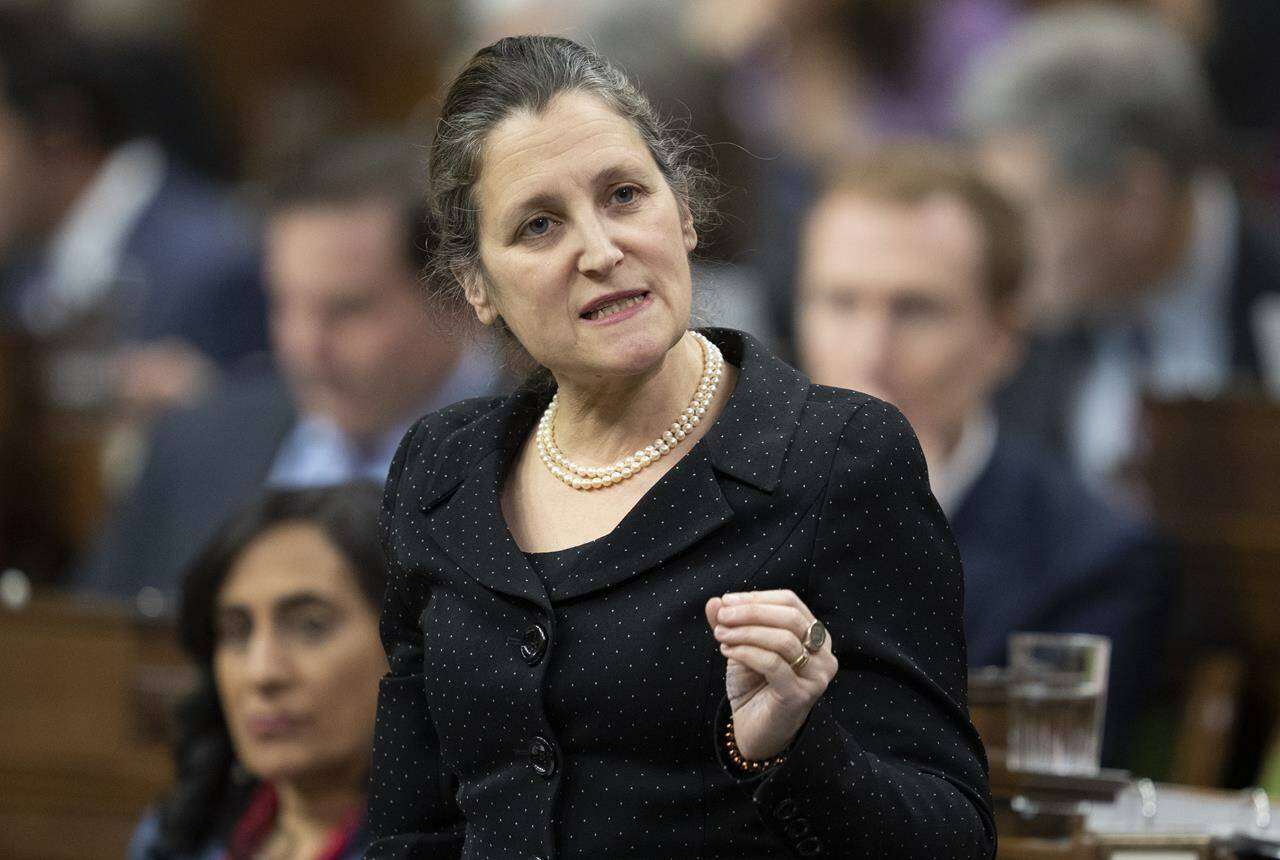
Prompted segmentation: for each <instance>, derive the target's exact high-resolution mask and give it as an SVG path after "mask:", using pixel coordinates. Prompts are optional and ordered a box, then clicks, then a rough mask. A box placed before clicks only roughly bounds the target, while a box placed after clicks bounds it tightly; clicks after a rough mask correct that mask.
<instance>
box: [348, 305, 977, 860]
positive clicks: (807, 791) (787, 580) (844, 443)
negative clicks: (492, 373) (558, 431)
mask: <svg viewBox="0 0 1280 860" xmlns="http://www.w3.org/2000/svg"><path fill="white" fill-rule="evenodd" d="M706 333H707V335H708V336H709V337H711V339H712V340H714V341H715V342H716V344H717V345H718V346H719V347H720V349H721V350H722V351H723V352H724V355H725V358H726V360H728V361H730V362H731V363H733V364H735V365H737V366H738V367H739V368H740V375H739V379H738V383H737V386H736V388H735V389H734V391H733V394H732V396H731V397H730V399H729V401H728V404H727V405H726V407H725V409H724V411H723V413H722V414H721V416H720V418H719V419H718V420H717V421H716V423H715V425H714V426H713V427H712V428H711V429H710V430H709V432H708V433H707V434H706V435H705V436H704V437H703V438H702V439H701V440H700V441H699V442H698V443H697V444H695V445H693V446H692V447H690V449H689V450H688V451H686V452H685V453H684V455H683V457H682V458H681V459H680V460H679V461H678V462H677V463H676V464H675V466H674V467H672V469H671V470H670V471H669V472H668V473H667V474H666V475H664V476H663V477H662V478H661V480H659V481H658V483H657V484H656V485H655V486H654V487H653V488H652V489H651V490H650V491H649V492H648V493H647V494H646V495H645V496H644V498H642V499H641V500H640V502H639V503H637V505H636V507H635V508H634V509H632V511H631V512H630V513H629V514H628V515H627V516H626V518H625V519H624V520H623V521H622V522H621V523H620V524H619V525H618V527H617V528H616V529H615V530H614V531H613V532H612V533H610V534H609V535H608V536H607V537H605V538H603V539H601V540H600V541H597V542H596V543H595V544H594V545H593V546H592V547H591V548H590V549H589V550H588V551H587V553H586V555H585V556H584V557H583V558H582V560H581V561H580V562H579V564H578V566H577V567H576V569H575V570H574V571H573V572H572V573H571V574H570V575H569V576H568V577H567V578H565V579H564V580H563V581H558V582H556V584H554V585H553V586H552V589H551V591H550V592H548V590H547V588H546V586H544V584H543V582H542V580H541V579H539V578H538V576H537V575H536V574H535V573H534V571H533V570H532V569H531V568H530V567H529V565H528V562H527V561H526V559H525V558H524V556H523V555H522V554H521V552H520V550H519V548H518V547H517V546H516V544H515V541H514V539H513V538H512V536H511V534H510V532H509V531H508V530H507V527H506V525H505V522H504V520H503V518H502V514H501V510H500V507H499V489H500V486H501V481H502V478H503V475H504V473H505V470H506V468H507V467H508V466H509V464H510V463H511V462H512V459H513V458H514V456H515V454H516V452H517V451H518V449H519V447H520V445H521V443H522V442H523V441H524V440H525V439H526V438H527V436H528V435H529V434H530V433H531V432H532V431H533V428H534V426H535V424H536V422H537V419H538V417H539V415H540V414H541V411H542V409H543V408H544V407H545V405H546V403H547V399H548V396H549V395H548V394H546V393H539V392H534V391H527V390H526V391H519V392H517V393H515V394H513V395H511V396H510V397H507V398H502V399H485V400H470V401H465V402H463V403H459V404H457V405H455V406H452V407H450V408H448V409H445V410H443V411H441V412H436V413H433V414H432V415H429V416H427V417H426V418H423V419H422V420H421V421H419V422H418V423H417V424H416V425H415V426H414V428H413V429H412V430H411V431H410V432H409V434H408V435H407V436H406V438H405V441H404V442H403V443H402V445H401V447H400V451H399V453H398V454H397V456H396V459H395V462H394V464H393V465H392V469H391V476H390V479H389V481H388V484H387V493H386V501H385V508H384V511H383V540H384V544H385V547H386V550H387V555H388V559H389V561H390V563H391V568H392V570H391V583H390V586H389V588H388V591H387V596H386V602H385V605H384V608H383V617H382V635H383V640H384V643H385V645H386V648H387V653H388V657H389V660H390V666H391V671H390V673H389V674H388V675H387V677H386V678H385V679H384V680H383V682H382V689H381V695H380V699H379V704H378V721H377V733H376V738H375V742H374V760H373V774H372V785H371V795H370V817H371V825H372V828H373V833H374V838H375V841H374V844H373V846H372V848H371V849H370V850H369V853H368V855H367V856H368V857H371V858H391V857H395V858H410V857H412V858H455V857H465V858H485V860H490V858H494V860H497V858H511V857H530V856H533V855H541V856H545V857H547V858H605V857H607V858H610V860H626V858H637V860H641V858H642V859H643V860H654V858H681V860H692V858H725V860H729V858H732V860H754V858H761V860H763V858H776V857H787V856H814V855H816V854H821V855H822V856H827V857H839V858H874V860H885V858H929V860H937V858H948V860H961V858H981V857H989V856H990V855H991V854H992V852H993V850H994V841H995V837H994V829H993V825H992V818H991V811H990V803H989V799H988V789H987V775H986V762H985V758H984V755H983V751H982V747H981V745H980V743H979V741H978V738H977V736H976V734H975V733H974V731H973V728H972V726H971V725H970V723H969V720H968V717H967V713H966V709H965V651H964V636H963V630H962V621H961V619H962V583H961V571H960V563H959V558H958V556H957V553H956V548H955V544H954V541H953V540H952V538H951V534H950V531H949V530H948V528H947V524H946V521H945V519H944V517H943V515H942V513H941V511H940V509H939V508H938V505H937V503H936V502H935V501H934V499H933V497H932V495H931V494H930V492H929V487H928V481H927V476H926V473H925V466H924V459H923V457H922V455H921V453H920V449H919V446H918V444H917V443H916V440H915V437H914V435H913V434H912V432H911V430H910V428H909V427H908V425H907V423H906V421H905V420H904V419H903V418H902V416H901V415H900V414H899V413H898V412H897V411H896V410H895V409H893V407H891V406H888V405H886V404H884V403H881V402H880V401H877V400H875V399H873V398H870V397H867V396H866V395H862V394H857V393H854V392H850V391H844V390H841V389H835V388H826V387H821V386H814V385H810V384H809V382H808V381H807V380H806V379H805V378H804V377H803V376H801V375H800V374H799V373H797V372H796V371H795V370H793V369H792V368H790V367H789V366H787V365H786V364H784V363H782V362H781V361H779V360H777V359H776V358H774V357H773V356H771V355H770V354H769V353H768V352H767V351H765V350H764V348H763V347H762V346H761V345H760V344H759V343H758V342H757V341H755V340H754V339H752V338H751V337H749V336H747V335H744V334H740V333H738V332H734V331H729V330H709V331H707V332H706ZM773 588H790V589H792V590H794V591H795V592H796V593H797V594H798V595H799V596H800V597H801V599H803V600H804V601H805V602H806V603H807V604H808V606H809V607H810V608H811V609H812V610H813V612H814V614H815V615H816V616H817V617H818V618H820V619H822V620H823V621H825V622H826V624H827V626H828V627H829V629H830V631H831V635H832V639H833V644H834V647H835V651H836V655H837V657H838V658H839V660H840V671H839V673H838V675H837V677H836V678H835V680H834V681H833V682H832V683H831V686H830V687H829V688H828V689H827V691H826V693H825V694H824V695H823V697H822V698H821V699H820V700H819V701H818V703H817V705H815V707H814V709H813V711H812V712H811V714H810V716H809V719H808V721H807V722H806V723H805V725H804V727H803V728H802V729H801V731H800V734H799V735H798V736H797V739H796V741H795V742H794V744H793V745H792V747H791V749H790V750H788V751H787V759H786V762H785V763H784V764H782V765H780V766H778V767H776V768H774V769H772V770H769V771H767V772H765V773H764V774H762V775H759V776H755V777H751V778H745V779H743V778H739V777H737V776H736V775H735V774H734V772H733V771H732V770H731V769H730V766H729V764H728V761H727V758H726V756H725V755H724V751H723V748H722V746H721V737H722V729H723V726H724V724H725V721H726V720H727V719H728V716H729V711H728V706H727V704H726V702H725V696H724V674H725V661H724V658H723V657H722V656H721V655H720V653H719V650H718V648H717V645H716V642H715V640H714V638H713V637H712V635H711V632H710V630H709V629H708V628H707V624H706V620H705V617H704V614H703V605H704V604H705V602H706V600H707V598H708V597H711V596H712V595H716V594H724V593H725V592H728V591H742V590H749V589H750V590H755V589H773ZM534 625H540V626H541V628H542V629H543V631H544V635H545V642H546V643H547V644H546V649H545V653H544V654H542V655H541V658H540V659H539V660H537V661H531V660H530V659H528V658H529V655H530V652H529V650H528V649H522V648H521V647H520V645H521V644H523V639H522V637H523V635H524V632H525V631H529V630H531V629H532V628H533V626H534ZM513 640H514V644H513ZM800 818H803V822H804V824H803V826H801V824H800V822H799V819H800Z"/></svg>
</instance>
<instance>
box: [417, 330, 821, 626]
mask: <svg viewBox="0 0 1280 860" xmlns="http://www.w3.org/2000/svg"><path fill="white" fill-rule="evenodd" d="M703 333H704V334H706V335H707V336H708V337H709V338H710V339H711V340H712V341H714V342H715V344H716V345H717V346H719V347H720V349H721V351H722V352H723V353H724V356H725V359H726V360H727V361H729V362H730V363H732V364H735V365H736V366H737V367H738V368H739V371H740V372H739V376H738V382H737V385H736V387H735V389H734V391H733V394H732V396H731V397H730V399H729V402H728V404H727V405H726V407H725V410H724V412H722V413H721V415H720V417H719V419H718V420H717V421H716V424H715V426H714V427H712V428H711V430H710V431H709V432H708V433H707V435H706V436H704V437H703V438H702V439H701V440H700V442H699V444H698V445H695V446H694V447H693V448H692V449H690V451H689V452H687V453H686V454H685V455H684V457H682V458H681V459H680V461H679V462H678V463H677V464H676V465H675V467H673V468H672V469H671V471H670V472H668V473H667V474H666V475H664V476H663V478H662V479H661V480H660V481H659V482H658V483H657V484H656V485H655V486H654V488H653V489H652V490H650V491H649V493H647V494H646V495H645V497H644V498H642V499H641V500H640V501H639V502H638V503H637V505H636V507H635V508H633V509H632V510H631V512H630V513H628V514H627V516H626V518H624V520H623V522H622V524H621V525H620V526H619V528H618V529H615V531H614V532H613V533H612V534H610V535H608V536H606V538H605V539H603V540H602V541H600V543H599V544H598V545H597V546H596V547H595V548H594V549H593V550H592V551H591V552H590V553H589V554H588V556H587V557H585V558H584V559H583V560H582V563H581V568H580V570H581V571H582V575H578V574H575V575H573V576H571V577H569V578H568V580H566V581H565V582H564V583H563V585H562V587H561V588H558V589H557V591H556V593H555V594H554V595H548V594H547V593H546V590H545V589H544V587H543V585H542V582H541V580H539V579H538V577H537V575H536V574H535V573H534V572H533V570H532V569H531V568H530V567H529V565H528V563H527V561H526V560H525V559H524V556H523V554H522V553H521V552H520V550H519V548H518V547H517V546H516V543H515V540H514V539H513V538H512V536H511V533H510V532H509V531H508V530H507V528H506V526H505V521H504V520H503V518H502V513H501V507H500V501H499V500H500V493H501V487H502V481H503V480H504V479H505V476H506V474H507V471H508V468H509V467H510V465H511V462H512V460H513V458H514V456H515V454H516V452H517V451H518V450H519V448H520V446H521V445H522V444H523V442H524V440H525V439H526V438H527V436H528V434H529V433H530V432H531V431H532V429H533V427H534V425H535V424H536V422H537V420H538V417H539V415H540V414H541V413H542V410H543V409H545V407H546V404H547V402H548V401H549V400H550V397H551V392H550V391H549V390H545V389H543V390H539V389H535V388H522V389H520V390H518V391H516V392H515V393H514V394H512V395H511V396H509V397H507V398H505V399H503V400H502V401H500V402H498V403H497V404H496V405H495V406H494V407H493V408H492V409H490V410H488V411H487V412H484V413H482V414H481V415H480V416H479V417H478V418H476V419H475V420H473V421H471V422H469V423H467V424H465V425H464V426H462V427H460V428H459V429H457V430H455V431H454V432H453V433H452V434H450V435H449V436H447V437H446V438H445V439H444V440H442V441H441V443H440V447H439V449H438V456H437V457H436V458H435V462H436V463H437V464H438V466H437V468H436V472H435V474H434V475H433V476H432V478H431V480H430V481H429V482H428V483H427V486H426V489H425V490H424V492H423V495H422V497H421V499H420V507H421V510H422V511H423V513H424V514H426V515H427V516H428V517H429V518H430V519H431V520H432V529H431V531H432V534H433V536H434V537H435V538H436V540H437V542H439V543H440V546H441V548H442V549H443V550H444V551H445V552H446V553H447V554H448V555H449V556H450V557H451V558H453V559H454V560H455V561H456V562H457V563H458V564H459V565H460V566H462V567H463V568H464V569H466V570H467V571H468V572H469V573H470V574H471V575H472V576H473V577H475V578H476V579H478V580H479V581H480V582H482V583H483V584H485V585H486V586H488V587H490V588H493V589H495V590H497V591H501V592H503V593H505V594H508V595H510V596H513V597H518V598H522V599H525V600H529V601H532V602H534V603H538V604H541V605H547V604H548V603H549V602H550V600H551V599H552V598H554V599H556V600H561V599H568V598H570V597H576V596H579V595H580V594H584V593H587V592H589V591H593V590H596V589H598V588H603V587H607V586H609V585H613V584H616V583H618V582H621V581H623V580H625V579H627V578H629V577H631V576H634V575H635V574H637V573H639V572H641V571H643V570H647V569H650V568H652V567H655V566H657V565H658V564H660V563H662V562H663V561H665V560H667V559H668V558H671V557H673V556H675V555H676V554H678V553H679V552H681V551H683V550H684V549H686V548H688V547H689V546H691V545H692V544H694V543H696V542H697V541H698V540H700V539H701V538H702V537H703V536H705V535H706V534H708V533H710V532H711V531H713V530H714V529H716V528H718V527H719V526H720V525H722V524H723V523H725V522H727V521H728V520H729V519H730V518H731V517H732V515H733V510H732V508H731V507H730V506H729V503H728V501H727V500H726V499H725V496H724V493H723V491H722V490H721V487H720V482H719V480H718V479H717V477H716V474H717V473H720V474H723V475H727V476H729V477H732V478H733V479H735V480H737V481H740V482H742V483H745V484H748V485H750V486H753V487H755V488H757V489H759V490H762V491H764V492H773V491H774V490H775V489H777V486H778V484H779V482H780V480H781V475H782V467H783V464H784V462H785V459H786V455H787V451H788V450H789V448H790V446H791V440H792V438H793V437H794V436H795V432H796V427H797V426H798V424H799V420H800V412H801V410H802V408H803V404H804V400H805V396H806V393H807V390H808V380H807V379H805V377H804V376H802V375H801V374H800V373H799V372H797V371H796V370H794V369H792V368H791V367H790V366H788V365H787V364H785V363H783V362H782V361H780V360H779V359H777V358H775V357H774V356H773V355H771V354H770V353H769V352H768V351H767V350H765V349H764V347H763V346H761V345H760V343H759V342H758V341H756V340H755V339H754V338H753V337H751V336H750V335H747V334H743V333H741V332H737V331H733V330H730V329H706V330H704V332H703ZM673 508H674V509H677V510H683V511H685V514H683V515H682V516H680V517H677V518H672V517H670V516H668V515H664V514H663V512H664V511H665V512H668V513H669V512H670V511H671V510H672V509H673ZM655 530H656V531H655ZM650 532H653V533H652V534H650Z"/></svg>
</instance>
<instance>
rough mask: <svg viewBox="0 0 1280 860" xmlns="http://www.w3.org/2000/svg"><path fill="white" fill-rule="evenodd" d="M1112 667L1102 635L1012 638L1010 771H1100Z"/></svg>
mask: <svg viewBox="0 0 1280 860" xmlns="http://www.w3.org/2000/svg"><path fill="white" fill-rule="evenodd" d="M1110 662H1111V640H1110V639H1108V638H1107V637H1105V636H1092V635H1087V634H1083V633H1013V634H1010V636H1009V737H1008V742H1009V750H1008V766H1009V769H1010V770H1024V771H1036V772H1039V773H1055V774H1076V775H1092V774H1096V773H1097V772H1098V764H1099V759H1098V756H1099V752H1100V750H1101V747H1102V718H1103V714H1104V712H1105V709H1106V699H1107V669H1108V665H1109V664H1110Z"/></svg>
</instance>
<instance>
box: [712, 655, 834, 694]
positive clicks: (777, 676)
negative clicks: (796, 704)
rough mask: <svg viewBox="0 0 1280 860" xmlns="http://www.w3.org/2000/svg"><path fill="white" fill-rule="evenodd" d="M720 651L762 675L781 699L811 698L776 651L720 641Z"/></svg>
mask: <svg viewBox="0 0 1280 860" xmlns="http://www.w3.org/2000/svg"><path fill="white" fill-rule="evenodd" d="M720 653H721V654H723V655H724V656H725V657H727V658H728V659H730V660H737V661H738V662H739V663H741V664H742V665H744V666H746V667H747V668H748V669H750V670H751V671H753V672H755V673H756V674H758V675H762V676H764V679H765V680H766V681H767V682H768V683H769V686H770V687H772V688H773V689H774V690H776V691H777V693H778V694H779V695H780V696H782V698H783V699H789V700H800V699H808V698H811V697H812V695H811V694H810V693H809V692H807V691H806V690H805V689H804V687H803V686H802V684H801V680H800V677H799V676H798V675H797V674H796V673H795V672H794V671H793V670H792V669H791V664H790V663H789V662H787V660H785V659H784V658H783V657H782V656H781V655H779V654H778V652H776V651H771V650H769V649H767V648H758V647H756V646H755V645H727V644H724V643H721V645H720Z"/></svg>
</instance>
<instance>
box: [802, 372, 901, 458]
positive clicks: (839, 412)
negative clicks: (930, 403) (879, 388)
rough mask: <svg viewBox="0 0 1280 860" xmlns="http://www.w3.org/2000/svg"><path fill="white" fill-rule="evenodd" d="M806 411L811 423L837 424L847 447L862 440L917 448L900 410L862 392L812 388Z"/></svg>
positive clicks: (824, 386) (822, 387) (814, 386)
mask: <svg viewBox="0 0 1280 860" xmlns="http://www.w3.org/2000/svg"><path fill="white" fill-rule="evenodd" d="M806 406H807V407H808V408H807V409H806V410H805V411H806V413H807V416H808V420H810V421H822V422H826V423H829V424H832V423H834V424H838V425H839V427H840V428H841V434H840V438H841V440H842V441H843V442H844V443H846V444H848V443H850V442H856V441H858V440H861V441H862V442H864V443H865V442H867V441H876V442H877V443H878V444H884V443H895V444H907V445H916V444H917V443H916V437H915V432H914V431H913V430H912V429H911V425H910V424H909V423H908V422H907V419H906V417H905V416H904V415H903V414H902V411H901V410H899V409H898V407H896V406H894V405H893V404H892V403H889V402H888V401H885V400H881V399H880V398H878V397H874V396H872V395H870V394H866V393H864V392H861V391H854V390H852V389H848V388H836V387H835V386H831V385H816V384H811V385H810V386H809V394H808V397H807V400H806Z"/></svg>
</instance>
